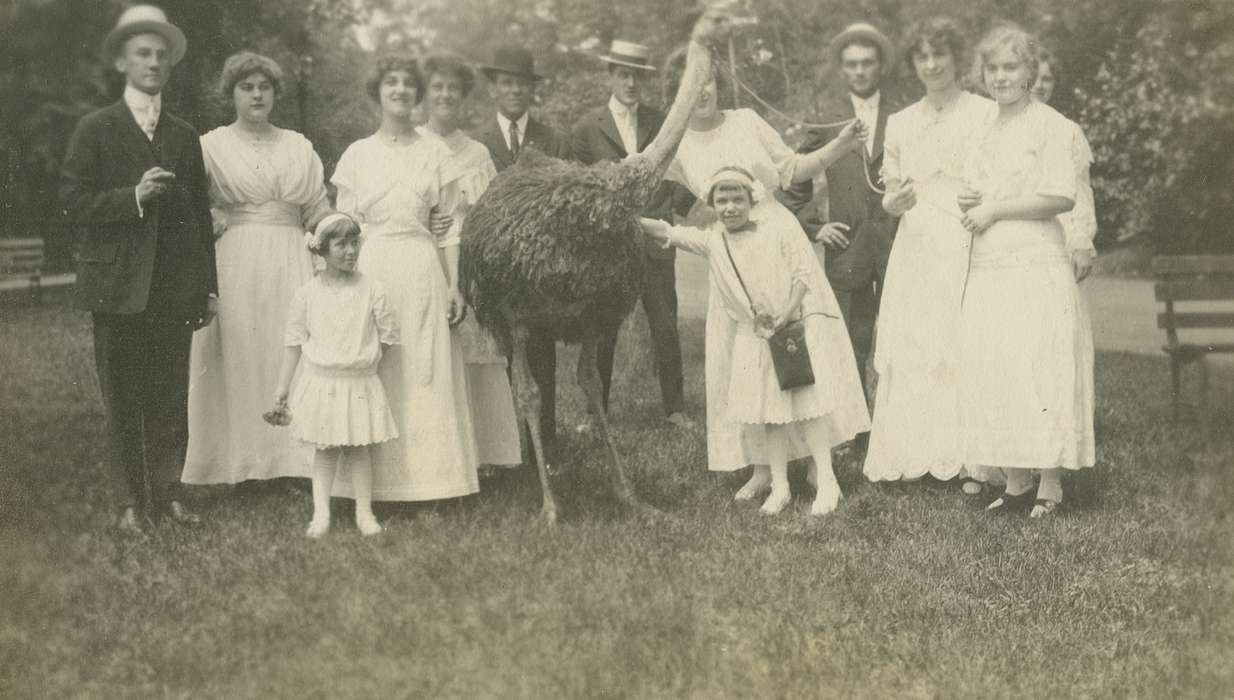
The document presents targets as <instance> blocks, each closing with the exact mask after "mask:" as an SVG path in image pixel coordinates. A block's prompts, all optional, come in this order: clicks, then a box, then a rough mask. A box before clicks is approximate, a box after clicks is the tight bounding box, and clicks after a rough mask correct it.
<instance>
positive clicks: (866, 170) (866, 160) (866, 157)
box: [715, 54, 887, 195]
mask: <svg viewBox="0 0 1234 700" xmlns="http://www.w3.org/2000/svg"><path fill="white" fill-rule="evenodd" d="M715 62H716V63H717V64H718V65H719V66H720V67H721V68H723V69H724V73H725V74H726V75H727V76H728V77H729V78H730V79H731V80H732V81H733V84H734V85H736V86H737V87H739V88H741V89H742V90H745V91H746V93H747V94H748V95H750V97H752V98H754V101H755V102H757V103H758V104H759V105H760V106H762V107H763V108H764V109H766V110H767V111H768V112H771V113H772V114H774V115H776V116H778V117H780V118H781V119H783V120H785V121H788V122H790V123H793V124H796V125H798V126H803V127H805V128H807V129H835V128H839V127H844V126H848V125H849V124H851V123H852V122H854V121H856V117H854V118H852V119H844V120H841V121H838V122H831V123H816V122H807V121H803V120H801V119H797V118H796V117H792V116H789V115H787V114H785V113H784V112H782V111H780V110H779V109H776V107H775V106H774V105H772V104H770V103H768V102H767V101H766V100H764V99H763V98H762V96H761V95H759V94H758V93H757V92H755V91H754V88H752V87H750V86H749V85H746V84H745V82H744V81H743V80H742V79H741V78H739V77H738V76H737V69H736V67H735V66H732V65H730V64H729V63H728V62H727V61H725V60H724V59H722V58H720V57H719V55H718V54H717V55H716V56H715ZM858 150H860V151H861V165H862V168H861V172H862V174H864V175H865V179H866V186H867V187H869V188H870V189H871V190H873V191H874V192H876V193H877V194H880V195H882V194H887V190H886V189H884V188H882V187H879V186H878V185H875V184H874V182H873V180H871V178H870V154H869V153H867V152H866V147H865V144H864V143H863V144H861V148H860V149H858Z"/></svg>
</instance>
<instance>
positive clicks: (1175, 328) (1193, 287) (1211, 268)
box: [1153, 255, 1234, 443]
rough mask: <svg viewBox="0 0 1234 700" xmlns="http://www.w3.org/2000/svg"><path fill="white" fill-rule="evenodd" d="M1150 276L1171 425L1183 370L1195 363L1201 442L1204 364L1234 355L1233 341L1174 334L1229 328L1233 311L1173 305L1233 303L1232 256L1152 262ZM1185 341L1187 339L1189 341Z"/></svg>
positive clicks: (1205, 425)
mask: <svg viewBox="0 0 1234 700" xmlns="http://www.w3.org/2000/svg"><path fill="white" fill-rule="evenodd" d="M1153 273H1154V274H1155V275H1156V276H1157V284H1156V287H1155V292H1156V296H1157V301H1160V302H1164V304H1165V310H1164V311H1163V312H1161V313H1159V314H1158V315H1157V327H1158V328H1163V329H1165V335H1166V344H1165V346H1164V348H1163V349H1164V350H1165V352H1166V354H1167V355H1169V356H1170V378H1171V380H1172V382H1173V385H1172V386H1173V409H1174V422H1175V423H1177V422H1178V415H1179V402H1180V396H1179V392H1180V383H1181V376H1182V368H1183V366H1184V365H1187V364H1191V363H1196V364H1198V365H1199V370H1200V389H1199V392H1200V396H1199V410H1200V425H1201V430H1202V434H1203V436H1204V441H1205V443H1207V442H1208V438H1209V433H1210V430H1211V420H1212V417H1211V410H1210V409H1211V407H1210V406H1209V396H1208V393H1209V392H1208V363H1207V362H1206V361H1205V360H1206V359H1207V357H1208V355H1210V354H1215V353H1234V342H1224V343H1208V342H1202V341H1195V340H1191V342H1183V341H1181V340H1179V337H1178V332H1179V330H1180V329H1181V330H1184V331H1186V332H1189V333H1190V332H1193V331H1205V330H1207V331H1212V330H1216V329H1234V311H1231V310H1230V309H1228V308H1227V309H1225V310H1221V311H1214V310H1211V308H1212V304H1211V303H1210V304H1208V305H1207V306H1208V307H1209V308H1208V309H1204V310H1192V309H1191V308H1188V309H1186V310H1180V309H1178V308H1176V304H1180V303H1182V304H1189V303H1193V302H1234V255H1177V256H1161V257H1157V258H1153ZM1189 340H1190V339H1189Z"/></svg>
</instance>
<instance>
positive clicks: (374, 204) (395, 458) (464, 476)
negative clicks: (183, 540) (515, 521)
mask: <svg viewBox="0 0 1234 700" xmlns="http://www.w3.org/2000/svg"><path fill="white" fill-rule="evenodd" d="M448 158H449V152H448V151H447V150H446V148H445V146H443V145H442V144H441V142H440V141H438V140H434V139H427V138H423V137H416V138H414V139H413V140H412V141H411V142H410V143H399V144H388V143H386V142H384V141H382V140H381V139H380V138H379V137H378V136H376V135H374V136H370V137H368V138H364V139H360V140H359V141H356V142H355V143H353V144H351V145H350V146H348V147H347V150H346V151H344V153H343V156H342V158H340V159H339V163H338V167H337V168H335V171H334V175H333V176H332V178H331V182H333V183H334V185H335V186H336V187H338V199H337V208H338V210H339V211H341V212H344V213H346V214H349V215H350V216H352V217H353V218H355V219H356V220H357V221H359V222H360V226H361V230H362V231H363V247H362V248H361V250H360V261H359V268H360V271H361V272H363V273H364V274H365V275H367V276H369V277H372V278H373V279H374V280H376V281H377V282H378V283H379V284H380V285H381V287H382V289H384V290H385V293H386V295H387V296H388V298H389V300H390V305H391V306H392V307H393V309H394V315H395V319H396V320H397V323H398V326H399V333H400V336H401V338H402V344H401V345H399V346H397V347H395V348H393V349H392V350H391V351H390V353H389V354H388V356H387V357H386V359H385V360H384V361H383V362H382V363H381V371H380V373H381V379H382V384H383V385H384V387H385V391H386V395H387V396H388V397H389V400H390V409H391V411H393V413H394V418H395V421H396V422H397V424H398V430H399V437H398V438H396V439H394V440H391V441H389V442H385V443H382V444H380V445H378V446H376V447H374V449H373V499H374V500H378V501H430V500H437V499H443V498H456V497H459V496H466V495H468V494H472V493H475V492H477V491H478V490H479V477H478V475H477V472H476V469H477V466H478V462H477V457H476V441H475V435H474V434H473V431H472V423H471V413H470V410H469V409H468V405H467V376H466V364H465V362H464V360H463V356H462V354H461V353H455V352H454V348H453V346H452V344H451V333H450V326H449V319H448V316H449V292H448V289H447V284H446V276H445V272H444V270H443V269H442V264H441V261H440V257H439V253H438V249H439V248H442V247H446V246H450V245H458V238H457V236H454V237H451V236H447V237H444V238H442V239H440V240H438V239H437V238H435V237H434V236H433V234H432V232H430V231H429V228H428V221H429V212H430V210H431V209H432V208H433V207H434V206H436V205H437V204H438V203H439V202H440V201H441V192H442V177H441V175H442V166H443V163H445V162H446V160H447V159H448ZM443 213H444V214H447V215H449V214H451V213H452V212H451V211H449V210H443ZM340 482H342V483H340ZM335 484H336V486H335V488H336V491H345V490H347V489H350V488H351V487H350V481H349V480H346V479H336V480H335ZM343 495H346V493H344V494H343Z"/></svg>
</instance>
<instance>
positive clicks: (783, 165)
mask: <svg viewBox="0 0 1234 700" xmlns="http://www.w3.org/2000/svg"><path fill="white" fill-rule="evenodd" d="M738 113H740V114H741V115H742V118H743V119H744V120H745V121H746V123H747V124H749V125H750V130H751V131H753V132H754V135H755V137H756V138H757V139H758V143H759V145H760V146H762V147H763V152H765V153H766V154H767V157H768V158H770V159H771V165H772V167H774V168H775V171H776V174H777V175H778V176H779V178H780V182H779V187H780V189H782V190H783V189H788V187H789V186H790V185H792V184H793V176H794V175H796V173H797V160H798V155H797V154H796V153H794V152H793V149H791V148H789V147H788V144H786V143H784V137H782V136H780V132H778V131H776V130H775V128H774V127H772V126H771V125H770V124H768V123H767V121H766V120H764V119H763V118H762V117H760V116H759V115H758V112H755V111H754V110H752V109H741V110H738Z"/></svg>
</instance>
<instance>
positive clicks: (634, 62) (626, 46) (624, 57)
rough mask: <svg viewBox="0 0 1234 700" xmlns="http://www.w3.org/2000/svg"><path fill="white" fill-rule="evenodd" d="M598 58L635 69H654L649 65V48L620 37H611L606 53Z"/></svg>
mask: <svg viewBox="0 0 1234 700" xmlns="http://www.w3.org/2000/svg"><path fill="white" fill-rule="evenodd" d="M600 60H601V61H604V62H605V63H611V64H613V65H616V66H625V67H626V68H634V69H635V70H645V71H654V70H655V69H656V67H655V66H653V65H651V49H649V48H647V47H646V46H643V45H642V44H635V43H634V42H632V41H622V40H621V39H613V43H612V44H611V45H610V46H609V47H608V53H607V54H605V55H603V56H601V57H600Z"/></svg>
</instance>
